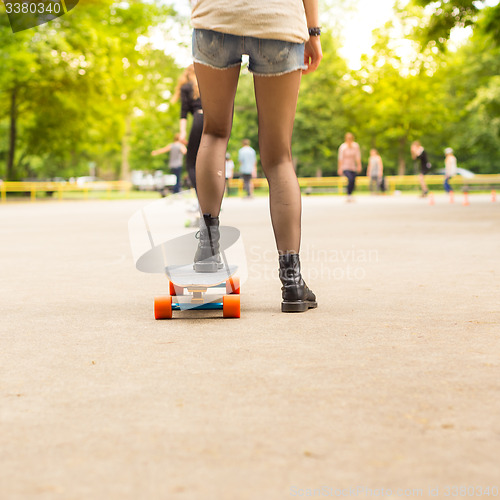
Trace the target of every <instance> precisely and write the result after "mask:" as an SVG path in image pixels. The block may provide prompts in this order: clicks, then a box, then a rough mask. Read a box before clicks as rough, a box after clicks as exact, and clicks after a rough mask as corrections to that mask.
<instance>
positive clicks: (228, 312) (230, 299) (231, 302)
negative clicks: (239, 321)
mask: <svg viewBox="0 0 500 500" xmlns="http://www.w3.org/2000/svg"><path fill="white" fill-rule="evenodd" d="M240 311H241V310H240V296H239V295H237V294H233V295H224V297H222V314H223V316H224V318H239V317H240Z"/></svg>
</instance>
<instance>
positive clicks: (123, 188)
mask: <svg viewBox="0 0 500 500" xmlns="http://www.w3.org/2000/svg"><path fill="white" fill-rule="evenodd" d="M425 180H426V182H427V185H428V186H429V187H430V188H433V187H439V188H441V187H442V185H443V182H444V177H443V176H442V175H427V176H426V177H425ZM356 182H357V186H358V187H360V188H368V186H369V184H370V179H369V178H368V177H365V176H360V177H358V178H357V181H356ZM386 182H387V186H388V191H389V192H394V191H396V190H397V189H404V188H411V187H414V188H415V189H418V188H419V186H420V184H419V177H418V176H417V175H392V176H387V177H386ZM346 184H347V179H346V178H345V177H300V178H299V185H300V187H301V188H305V189H307V188H310V189H311V190H312V191H313V192H314V189H315V188H316V189H328V190H333V191H336V192H338V193H341V192H343V190H344V188H345V186H346ZM451 184H452V186H453V187H454V188H455V189H457V188H459V189H460V188H465V187H466V186H467V187H468V188H469V189H473V188H474V187H485V188H486V189H489V188H492V187H495V186H497V187H499V188H500V174H495V175H475V176H474V177H473V178H471V179H466V178H464V177H461V176H456V177H454V178H453V179H452V181H451ZM253 186H254V188H256V189H259V188H264V189H267V188H268V184H267V180H266V179H264V178H261V177H259V178H257V179H253ZM132 187H133V186H132V184H131V183H130V182H128V181H98V182H87V183H85V184H81V185H79V184H76V183H70V182H0V200H1V201H2V202H6V201H7V194H8V193H27V194H28V195H29V196H30V199H31V200H32V201H35V200H36V198H37V194H38V193H53V194H54V195H56V196H57V198H58V199H59V200H63V199H64V195H65V193H83V197H84V198H85V199H87V198H88V196H89V193H92V192H97V191H98V192H101V193H102V192H106V194H107V197H108V198H111V193H112V192H116V191H119V192H124V193H125V194H127V195H128V193H130V191H131V190H132ZM229 187H230V188H231V189H237V190H238V193H239V194H242V193H243V180H242V179H231V180H230V181H229ZM233 192H234V191H233Z"/></svg>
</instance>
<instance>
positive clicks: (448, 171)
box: [444, 148, 457, 193]
mask: <svg viewBox="0 0 500 500" xmlns="http://www.w3.org/2000/svg"><path fill="white" fill-rule="evenodd" d="M444 154H445V155H446V157H445V160H444V190H445V191H446V192H447V193H452V192H453V188H452V187H451V186H450V179H451V178H452V177H454V176H455V175H457V157H456V156H455V155H454V154H453V149H451V148H446V149H445V150H444Z"/></svg>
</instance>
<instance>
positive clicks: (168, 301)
mask: <svg viewBox="0 0 500 500" xmlns="http://www.w3.org/2000/svg"><path fill="white" fill-rule="evenodd" d="M155 319H172V296H171V295H168V296H166V297H156V299H155Z"/></svg>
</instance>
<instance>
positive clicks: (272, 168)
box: [254, 71, 302, 254]
mask: <svg viewBox="0 0 500 500" xmlns="http://www.w3.org/2000/svg"><path fill="white" fill-rule="evenodd" d="M301 74H302V73H301V71H294V72H292V73H287V74H285V75H281V76H255V77H254V85H255V97H256V101H257V111H258V115H259V147H260V159H261V163H262V168H263V170H264V173H265V175H266V177H267V180H268V182H269V199H270V206H271V220H272V223H273V229H274V236H275V238H276V245H277V247H278V252H279V253H280V254H285V253H299V250H300V234H301V227H300V226H301V212H302V206H301V195H300V187H299V183H298V181H297V176H296V174H295V170H294V167H293V162H292V132H293V122H294V119H295V109H296V106H297V98H298V94H299V86H300V79H301Z"/></svg>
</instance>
